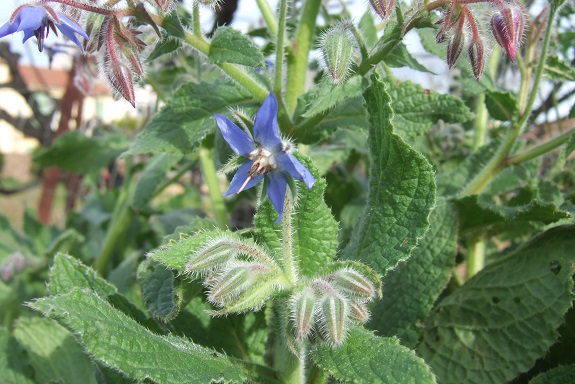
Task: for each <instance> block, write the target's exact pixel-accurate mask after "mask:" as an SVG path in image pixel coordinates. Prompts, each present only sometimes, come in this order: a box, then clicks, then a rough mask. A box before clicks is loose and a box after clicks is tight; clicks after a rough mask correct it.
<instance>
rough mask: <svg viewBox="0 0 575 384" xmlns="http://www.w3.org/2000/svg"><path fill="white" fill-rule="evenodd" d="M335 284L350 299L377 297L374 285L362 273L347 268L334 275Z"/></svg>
mask: <svg viewBox="0 0 575 384" xmlns="http://www.w3.org/2000/svg"><path fill="white" fill-rule="evenodd" d="M333 277H334V280H335V284H336V285H337V288H338V289H339V291H340V292H342V293H344V294H345V295H347V296H349V297H358V298H362V299H368V300H369V299H372V298H373V297H374V296H375V288H374V287H373V284H372V283H371V282H370V281H369V280H368V279H366V278H365V276H363V275H362V274H361V273H359V272H357V271H355V270H353V269H349V268H345V269H340V270H339V271H337V272H336V273H334V274H333Z"/></svg>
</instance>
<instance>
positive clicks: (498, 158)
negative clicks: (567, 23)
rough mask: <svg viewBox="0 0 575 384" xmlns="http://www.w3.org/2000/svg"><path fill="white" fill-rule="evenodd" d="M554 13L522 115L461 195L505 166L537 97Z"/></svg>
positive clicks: (553, 10)
mask: <svg viewBox="0 0 575 384" xmlns="http://www.w3.org/2000/svg"><path fill="white" fill-rule="evenodd" d="M556 13H557V9H556V8H555V7H551V12H550V15H549V21H548V24H547V31H546V33H545V40H544V42H543V46H542V47H541V57H539V58H538V63H539V65H538V67H537V72H536V75H535V81H534V82H533V86H532V87H531V89H530V91H529V98H528V100H527V103H526V106H525V109H524V110H522V115H521V117H520V118H519V121H517V122H514V123H513V125H512V126H511V127H510V128H509V131H508V132H507V135H506V136H505V139H504V140H503V143H501V146H500V147H499V148H498V149H497V151H496V152H495V154H494V155H493V157H492V158H491V160H489V162H488V163H487V164H486V165H485V167H484V168H483V169H482V170H481V171H480V172H479V174H478V175H477V176H476V177H475V178H474V179H473V180H472V181H471V183H470V184H469V185H468V186H467V188H465V189H464V190H463V192H462V193H461V195H462V196H466V195H475V194H478V193H480V192H481V191H483V189H484V188H485V187H486V186H487V185H489V183H490V182H491V180H493V178H494V177H495V175H497V173H498V172H499V171H500V170H501V169H502V168H503V167H505V165H507V157H508V156H509V153H510V152H511V150H512V149H513V146H514V145H515V142H516V140H517V138H518V137H519V135H520V134H521V132H522V131H523V129H524V128H525V126H526V124H527V121H528V119H529V116H530V115H531V110H532V109H533V104H534V103H535V99H536V97H537V90H538V89H539V85H540V83H541V78H542V77H543V69H544V68H545V61H546V60H547V51H548V50H549V42H550V40H551V29H552V26H553V20H554V19H555V15H556ZM528 80H529V79H526V78H524V79H523V82H527V81H528ZM524 84H525V83H523V84H522V89H526V88H527V86H526V85H525V86H524Z"/></svg>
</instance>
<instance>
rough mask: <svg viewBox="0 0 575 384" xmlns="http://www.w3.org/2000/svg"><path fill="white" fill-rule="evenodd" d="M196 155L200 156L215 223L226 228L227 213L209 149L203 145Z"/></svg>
mask: <svg viewBox="0 0 575 384" xmlns="http://www.w3.org/2000/svg"><path fill="white" fill-rule="evenodd" d="M198 156H199V158H200V166H201V167H202V173H203V174H204V180H205V181H206V184H207V185H208V193H209V195H210V200H211V201H212V209H213V211H214V216H215V219H216V223H217V224H218V227H219V228H221V229H226V228H227V225H228V215H227V210H226V205H225V204H224V199H223V197H222V192H221V191H220V183H219V181H218V175H217V171H216V167H215V166H214V161H213V159H212V157H211V155H210V151H209V150H208V149H206V148H203V147H202V148H200V150H199V151H198Z"/></svg>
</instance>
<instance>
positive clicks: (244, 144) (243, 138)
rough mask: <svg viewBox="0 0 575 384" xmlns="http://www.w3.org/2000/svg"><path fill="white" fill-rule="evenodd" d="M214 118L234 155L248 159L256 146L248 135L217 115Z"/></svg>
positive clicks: (223, 117) (228, 120) (225, 118)
mask: <svg viewBox="0 0 575 384" xmlns="http://www.w3.org/2000/svg"><path fill="white" fill-rule="evenodd" d="M215 117H216V122H217V123H218V127H220V131H222V135H223V136H224V139H226V141H227V142H228V144H229V145H230V147H231V148H232V149H233V151H234V152H235V153H237V154H238V155H241V156H245V157H248V155H249V154H250V153H251V152H252V151H253V150H254V149H256V145H255V143H254V141H253V140H252V138H251V137H250V135H248V134H247V133H246V132H244V131H243V130H242V129H241V128H240V127H238V126H237V125H235V124H234V123H233V122H232V121H231V120H230V119H228V118H227V117H225V116H222V115H218V114H216V115H215Z"/></svg>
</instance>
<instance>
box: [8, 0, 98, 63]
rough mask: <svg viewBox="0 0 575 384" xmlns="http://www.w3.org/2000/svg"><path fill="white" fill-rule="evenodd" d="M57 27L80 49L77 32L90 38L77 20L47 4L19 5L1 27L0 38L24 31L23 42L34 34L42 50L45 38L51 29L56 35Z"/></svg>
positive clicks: (39, 48)
mask: <svg viewBox="0 0 575 384" xmlns="http://www.w3.org/2000/svg"><path fill="white" fill-rule="evenodd" d="M55 28H58V29H59V30H60V32H62V34H63V35H64V36H66V37H67V38H68V39H70V40H71V41H72V42H73V43H74V44H76V45H77V46H78V47H79V48H80V49H82V44H81V43H80V41H79V40H78V37H77V36H76V34H78V35H80V36H82V37H84V38H85V39H86V40H88V39H89V38H88V35H87V34H86V32H84V30H83V29H82V27H80V26H79V25H78V24H77V23H76V22H75V21H72V20H70V19H69V18H68V17H67V16H66V15H64V14H63V13H60V12H55V11H54V10H53V9H52V8H50V7H48V6H46V5H39V6H33V5H23V6H20V7H18V8H17V9H16V11H15V12H14V13H13V14H12V16H11V17H10V21H8V22H7V23H6V24H4V25H3V26H1V27H0V38H2V37H4V36H8V35H11V34H12V33H16V32H20V31H23V32H24V39H23V40H22V43H24V42H25V41H26V40H28V39H29V38H31V37H32V36H36V39H38V50H39V51H40V52H42V51H43V50H44V39H45V38H46V37H48V33H49V32H50V29H52V31H54V33H55V34H56V35H57V34H58V33H57V32H56V29H55Z"/></svg>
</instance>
